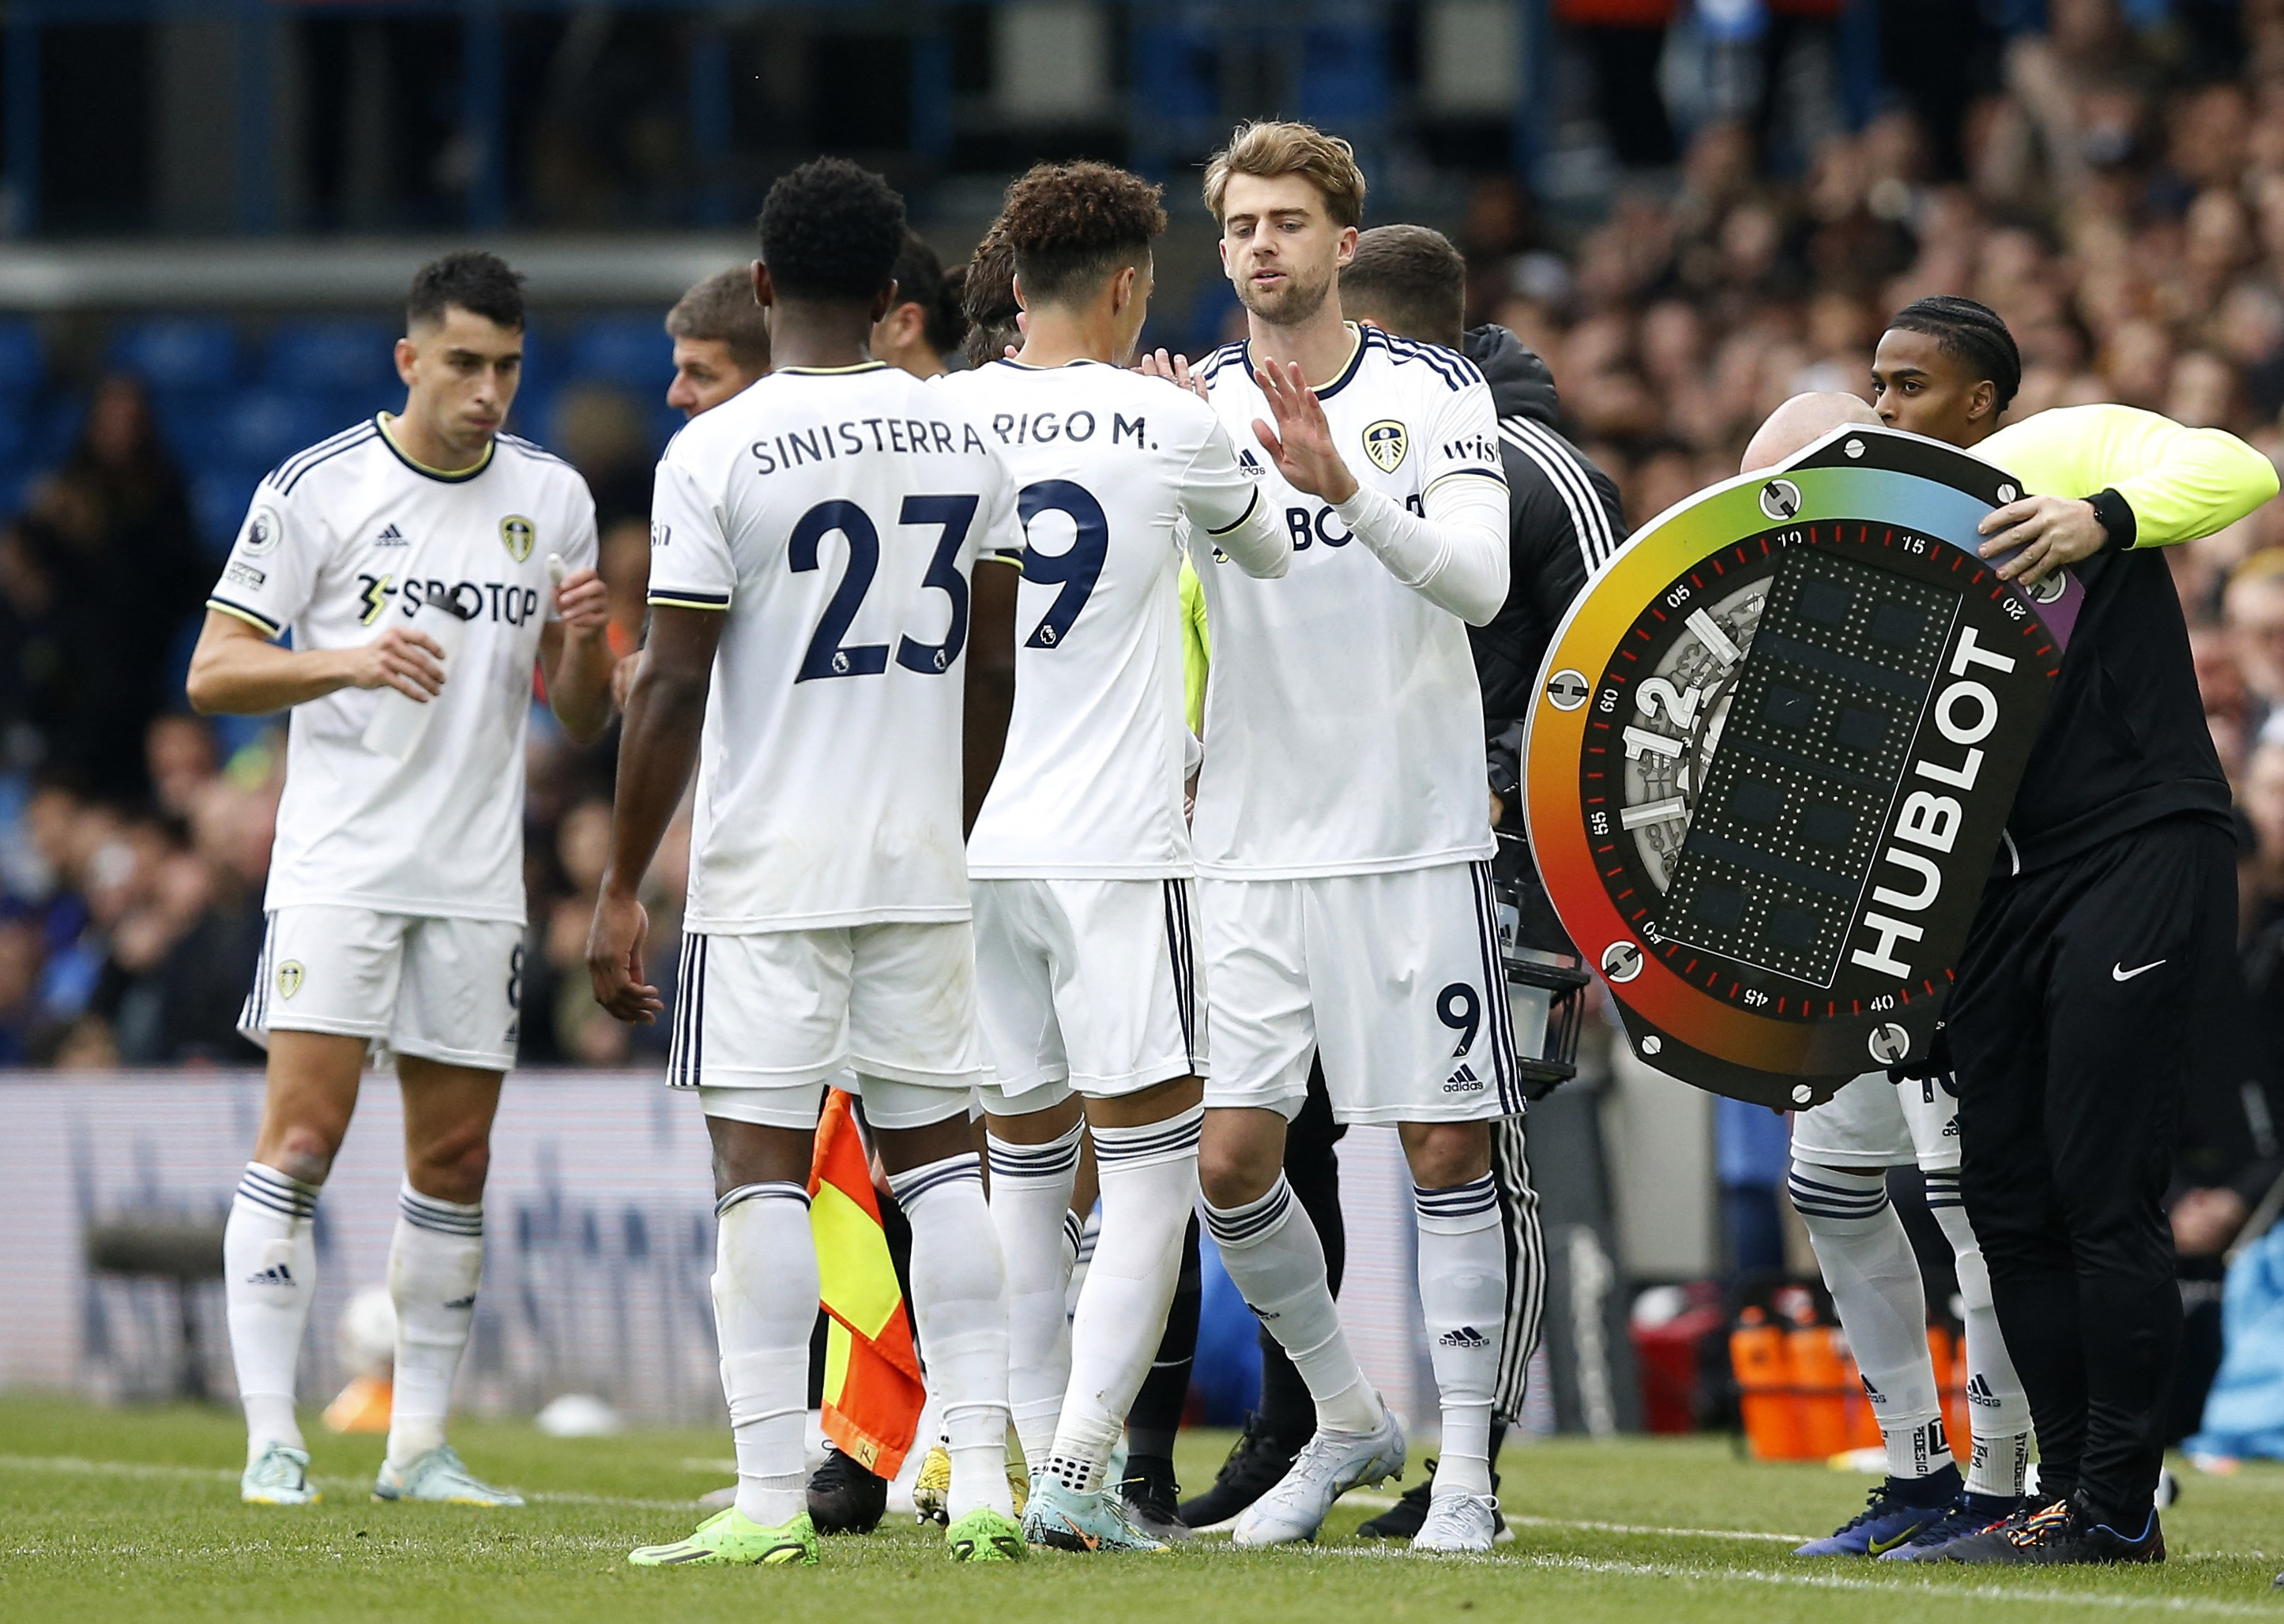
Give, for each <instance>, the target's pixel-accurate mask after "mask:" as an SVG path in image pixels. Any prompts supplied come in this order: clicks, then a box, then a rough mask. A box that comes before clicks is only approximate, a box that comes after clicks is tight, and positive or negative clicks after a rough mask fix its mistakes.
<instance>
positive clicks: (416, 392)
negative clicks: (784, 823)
mask: <svg viewBox="0 0 2284 1624" xmlns="http://www.w3.org/2000/svg"><path fill="white" fill-rule="evenodd" d="M519 282H520V278H519V277H517V276H516V275H515V273H514V272H513V271H512V270H510V269H508V268H507V267H506V266H505V264H503V263H501V262H500V261H498V260H497V259H496V258H494V257H493V256H492V255H490V254H465V253H464V254H449V255H447V256H446V257H444V258H443V259H441V260H438V261H436V262H434V263H433V264H430V265H427V266H425V267H423V268H422V269H421V270H420V272H419V274H418V276H416V277H414V278H413V281H412V291H411V299H410V301H408V308H407V310H406V329H405V336H404V337H403V338H402V339H399V340H397V341H396V370H397V373H398V375H399V376H400V377H402V378H403V379H404V383H405V391H406V393H405V404H404V410H403V414H402V415H400V416H396V417H391V416H390V415H388V414H387V413H386V412H384V413H382V414H381V415H380V416H379V417H378V418H374V419H372V420H371V421H369V422H364V423H360V424H358V425H356V426H355V427H353V428H349V429H345V430H343V431H342V432H341V433H338V434H336V435H334V436H333V437H332V439H330V440H325V441H319V442H318V443H317V445H314V446H312V447H310V448H309V449H308V450H306V451H303V452H301V454H300V455H299V456H297V457H290V458H288V459H287V460H286V461H285V463H284V464H282V465H280V466H279V467H278V468H277V469H276V470H275V471H274V472H271V473H270V475H269V476H268V477H266V478H265V479H263V480H262V483H261V485H260V487H259V488H256V490H255V492H254V505H253V508H252V511H250V512H248V513H247V515H246V523H245V525H244V527H242V528H241V529H240V530H239V535H238V542H237V544H236V545H235V546H233V547H232V548H231V555H230V561H229V563H228V564H227V565H225V566H223V574H222V579H221V581H220V582H217V583H216V584H215V589H214V594H213V596H212V597H209V598H208V599H207V619H206V625H205V628H204V629H203V630H202V631H201V632H200V633H199V643H198V648H197V651H196V652H194V653H193V654H192V658H191V670H190V682H189V692H190V699H191V703H192V705H193V706H195V707H197V708H198V709H199V710H200V711H202V712H208V713H212V712H224V713H230V714H240V715H264V714H269V713H270V712H273V711H279V710H284V709H286V708H287V707H291V708H292V710H293V722H292V725H291V728H290V730H289V733H288V742H287V746H286V755H285V799H284V800H283V802H282V803H281V804H280V805H279V807H278V840H277V846H276V848H275V851H274V853H273V855H272V856H271V859H270V887H269V896H268V899H267V901H266V903H265V906H266V907H267V909H268V910H269V915H270V923H269V933H268V934H267V936H266V937H265V938H264V941H263V944H262V958H261V963H260V965H259V967H258V968H257V969H256V971H255V976H254V988H253V991H252V993H251V995H249V996H248V997H247V999H246V1010H245V1012H244V1013H243V1014H242V1015H241V1016H240V1017H239V1027H240V1030H242V1031H244V1032H245V1033H246V1035H247V1036H248V1037H250V1038H252V1039H253V1040H254V1042H257V1043H261V1044H262V1045H264V1046H265V1047H266V1048H267V1049H268V1050H269V1051H270V1062H269V1089H268V1096H267V1099H266V1101H265V1103H264V1105H263V1108H262V1126H261V1129H260V1131H259V1133H258V1135H257V1136H256V1138H255V1141H254V1159H253V1160H252V1161H251V1162H249V1163H248V1164H247V1165H246V1175H245V1177H244V1178H243V1179H242V1180H241V1181H240V1182H239V1187H238V1195H237V1198H236V1199H235V1200H234V1201H232V1203H231V1211H230V1219H229V1222H228V1224H227V1225H226V1226H225V1228H224V1230H223V1275H224V1292H225V1294H226V1298H227V1301H228V1305H229V1315H230V1337H231V1355H232V1357H233V1358H234V1360H235V1361H236V1363H237V1368H238V1386H239V1397H240V1398H241V1399H242V1401H244V1404H245V1408H246V1433H247V1438H246V1461H247V1464H246V1475H245V1478H244V1480H243V1481H242V1483H241V1485H240V1493H241V1495H243V1497H244V1498H245V1499H246V1500H248V1501H251V1502H255V1503H262V1504H268V1505H301V1504H307V1503H310V1502H312V1501H315V1500H317V1498H318V1497H319V1496H318V1495H317V1491H316V1490H315V1489H313V1488H311V1487H309V1453H308V1451H307V1450H306V1449H305V1448H303V1447H302V1440H301V1429H300V1428H299V1426H298V1425H296V1424H295V1422H294V1417H293V1368H294V1365H295V1362H297V1360H298V1358H299V1356H300V1354H301V1333H302V1330H303V1327H304V1325H305V1324H306V1323H307V1322H308V1319H309V1300H310V1296H311V1293H312V1292H314V1290H315V1288H316V1284H317V1279H316V1277H317V1244H316V1240H315V1237H314V1234H313V1230H312V1222H313V1216H314V1214H315V1213H316V1210H317V1192H318V1189H319V1187H320V1186H321V1185H323V1184H324V1183H325V1175H326V1173H327V1171H328V1170H329V1169H330V1168H331V1167H332V1160H333V1157H334V1154H335V1152H338V1151H339V1150H340V1143H341V1136H342V1135H343V1134H345V1133H346V1132H347V1131H348V1124H349V1116H350V1113H351V1112H353V1111H354V1110H355V1109H356V1097H357V1081H358V1078H359V1076H360V1074H362V1073H363V1071H364V1066H365V1064H366V1056H367V1052H368V1050H375V1051H386V1052H389V1053H393V1054H394V1055H395V1059H396V1073H397V1077H398V1080H399V1082H400V1085H401V1087H402V1088H403V1095H404V1137H405V1151H404V1159H405V1170H404V1188H403V1193H402V1194H401V1195H400V1197H399V1198H398V1217H397V1223H396V1231H395V1238H393V1240H392V1241H391V1242H390V1245H389V1254H388V1284H389V1292H390V1295H391V1296H392V1297H393V1298H394V1299H395V1305H396V1326H397V1329H396V1363H395V1392H394V1394H393V1403H392V1407H391V1413H390V1419H389V1430H388V1456H387V1461H386V1462H385V1463H384V1464H382V1466H381V1468H380V1476H379V1480H378V1482H377V1483H376V1485H375V1487H374V1493H375V1494H376V1495H378V1496H379V1498H381V1499H384V1500H398V1499H409V1500H444V1501H453V1502H457V1503H463V1504H474V1505H518V1504H520V1503H521V1502H520V1500H518V1499H517V1498H516V1496H515V1495H512V1494H510V1493H508V1492H507V1491H505V1490H504V1489H498V1488H494V1487H491V1486H489V1484H486V1483H483V1482H481V1481H479V1480H477V1479H475V1478H474V1477H473V1476H472V1475H471V1474H470V1473H469V1472H468V1471H467V1469H466V1468H465V1466H463V1465H462V1464H461V1463H460V1459H459V1457H458V1455H456V1454H455V1453H454V1452H453V1450H452V1448H451V1447H450V1445H449V1444H447V1443H446V1442H445V1441H444V1418H445V1412H446V1410H447V1409H448V1408H449V1405H450V1399H451V1394H452V1378H453V1375H454V1373H455V1372H456V1371H457V1370H458V1368H459V1362H460V1354H461V1351H462V1349H464V1348H465V1347H466V1345H467V1340H468V1328H469V1325H470V1323H471V1321H472V1320H473V1315H474V1311H475V1301H476V1285H477V1282H478V1280H479V1278H480V1277H481V1274H482V1272H483V1256H484V1242H483V1232H484V1225H483V1206H482V1198H483V1187H484V1173H485V1170H486V1167H487V1165H488V1160H489V1138H490V1133H491V1122H492V1117H493V1114H494V1113H495V1112H496V1111H497V1108H498V1105H499V1094H500V1082H501V1079H502V1076H503V1074H505V1072H506V1071H507V1070H508V1068H509V1067H510V1066H512V1065H513V1064H514V1063H515V1050H516V1023H517V1003H518V999H519V996H520V980H521V975H522V967H523V947H522V942H523V927H524V891H523V756H524V730H525V724H526V722H527V721H528V717H529V715H530V711H531V671H532V662H533V660H535V659H536V660H538V661H539V662H540V665H541V668H543V670H544V672H545V674H546V680H547V694H548V699H549V703H550V705H551V707H552V708H553V710H554V712H555V714H556V716H557V719H558V720H559V721H560V722H562V723H563V726H564V728H565V729H566V730H567V731H568V732H569V733H570V734H571V735H572V736H573V737H574V738H580V739H589V738H594V737H595V736H596V735H598V734H599V733H600V732H601V731H602V730H603V728H604V726H605V725H606V723H607V722H609V720H610V691H609V690H610V672H611V658H610V651H609V647H608V645H607V644H606V642H605V639H604V632H605V628H606V622H607V618H608V617H607V605H606V600H605V597H604V593H603V583H602V580H601V578H600V577H599V576H598V575H597V574H595V571H594V568H593V564H594V559H595V504H594V502H593V500H592V499H591V497H590V496H588V494H587V487H586V483H585V482H584V481H583V480H581V479H580V477H579V475H578V474H577V473H576V472H575V471H574V470H573V469H572V468H571V466H570V465H569V464H567V463H565V462H562V461H561V460H559V459H558V458H556V457H551V456H549V455H548V454H547V453H546V452H544V451H543V450H541V449H539V448H538V447H537V446H536V445H533V444H532V443H531V442H530V441H524V440H519V439H517V438H516V437H515V436H513V435H512V434H503V433H500V432H499V427H500V423H501V421H502V419H503V418H505V416H506V415H507V410H508V407H509V405H510V403H511V402H512V401H513V400H514V398H515V390H516V383H517V379H518V377H519V375H520V363H521V361H522V356H523V295H522V293H521V290H520V287H519V285H518V284H519ZM561 566H570V569H569V573H568V574H564V575H563V578H562V580H561V582H560V583H559V584H556V583H554V582H551V580H550V573H551V570H556V571H559V570H560V568H561ZM446 617H449V618H450V620H451V621H454V622H457V624H458V639H457V640H458V644H459V647H458V652H457V653H454V654H452V655H451V656H450V659H449V660H447V659H445V654H446V650H445V647H444V645H443V644H442V643H441V642H440V641H439V640H438V637H437V636H434V635H432V633H431V630H430V629H432V628H434V627H435V626H436V625H438V624H439V623H440V622H441V621H442V620H444V619H445V618H446ZM287 632H290V633H291V634H292V637H293V645H292V647H291V648H281V647H279V646H278V644H276V643H275V642H274V641H273V639H276V638H278V636H281V635H283V634H285V633H287ZM400 695H401V696H402V698H399V696H400ZM409 703H417V704H418V706H419V707H421V710H420V712H419V713H418V715H419V717H421V718H423V719H424V720H425V726H421V727H419V729H418V738H417V739H416V740H415V741H414V742H413V743H412V744H411V748H410V753H409V754H403V755H402V757H401V759H400V757H399V755H398V754H395V753H382V752H381V751H379V750H378V749H376V748H373V747H372V746H368V744H367V742H366V732H367V728H368V726H369V724H372V723H373V722H375V719H376V711H377V708H386V707H392V706H395V707H403V706H405V705H407V704H409ZM384 720H385V719H384ZM408 731H410V730H408ZM376 737H378V735H376ZM403 737H404V735H402V734H400V735H399V741H400V743H401V742H402V740H403Z"/></svg>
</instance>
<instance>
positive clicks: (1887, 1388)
mask: <svg viewBox="0 0 2284 1624" xmlns="http://www.w3.org/2000/svg"><path fill="white" fill-rule="evenodd" d="M1791 1190H1792V1204H1793V1209H1794V1210H1795V1212H1797V1213H1799V1214H1800V1220H1801V1222H1802V1223H1803V1225H1805V1226H1806V1227H1807V1230H1808V1238H1809V1242H1810V1244H1811V1245H1813V1246H1814V1247H1815V1249H1816V1265H1817V1268H1818V1269H1820V1270H1821V1271H1822V1272H1823V1275H1824V1284H1825V1285H1826V1287H1827V1288H1829V1289H1830V1291H1831V1292H1832V1306H1833V1308H1834V1309H1836V1310H1837V1311H1838V1313H1839V1315H1840V1328H1841V1330H1842V1331H1845V1332H1846V1333H1847V1336H1848V1347H1849V1350H1850V1352H1851V1353H1853V1354H1854V1355H1855V1356H1856V1368H1857V1370H1858V1371H1859V1372H1861V1374H1862V1375H1863V1378H1864V1391H1865V1394H1866V1397H1868V1398H1869V1399H1870V1400H1871V1401H1872V1413H1873V1415H1874V1416H1876V1417H1879V1422H1880V1435H1881V1438H1882V1439H1883V1440H1884V1441H1885V1442H1886V1444H1887V1450H1888V1475H1889V1477H1892V1478H1926V1477H1932V1476H1934V1475H1935V1474H1936V1472H1941V1471H1942V1470H1943V1469H1944V1467H1946V1466H1949V1465H1952V1464H1954V1463H1953V1462H1952V1456H1951V1445H1950V1443H1949V1441H1948V1440H1947V1439H1946V1438H1945V1437H1944V1430H1943V1404H1942V1401H1941V1399H1940V1397H1939V1395H1938V1394H1937V1392H1936V1378H1935V1362H1934V1361H1933V1360H1932V1359H1930V1358H1929V1357H1928V1339H1927V1288H1926V1286H1925V1284H1923V1283H1922V1282H1921V1281H1920V1265H1919V1259H1918V1258H1916V1257H1915V1256H1913V1255H1912V1243H1911V1238H1910V1237H1909V1236H1907V1235H1905V1233H1904V1221H1903V1220H1902V1219H1900V1218H1898V1217H1897V1216H1896V1209H1895V1207H1894V1206H1893V1205H1891V1204H1890V1203H1889V1200H1888V1179H1887V1175H1886V1174H1884V1173H1859V1172H1850V1171H1843V1170H1842V1169H1841V1168H1837V1167H1817V1166H1814V1165H1812V1164H1811V1163H1807V1162H1801V1161H1795V1162H1794V1163H1793V1165H1792V1178H1791Z"/></svg>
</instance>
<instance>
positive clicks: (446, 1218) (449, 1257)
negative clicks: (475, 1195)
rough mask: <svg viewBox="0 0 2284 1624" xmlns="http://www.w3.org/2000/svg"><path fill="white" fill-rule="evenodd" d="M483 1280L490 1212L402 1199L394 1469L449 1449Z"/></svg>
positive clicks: (395, 1275)
mask: <svg viewBox="0 0 2284 1624" xmlns="http://www.w3.org/2000/svg"><path fill="white" fill-rule="evenodd" d="M483 1273H484V1208H483V1204H482V1203H481V1202H477V1203H475V1204H474V1205H473V1206H463V1205H461V1204H460V1203H459V1202H458V1201H440V1200H438V1199H437V1198H435V1197H434V1196H424V1195H422V1194H421V1193H420V1192H419V1191H417V1190H415V1189H413V1188H412V1186H411V1184H406V1185H404V1186H403V1188H402V1189H401V1190H399V1191H397V1196H396V1232H395V1235H394V1236H393V1237H392V1238H390V1241H389V1244H388V1294H389V1297H390V1299H391V1300H393V1301H394V1302H395V1304H396V1374H395V1380H394V1385H393V1386H392V1388H391V1391H390V1394H389V1409H388V1464H390V1465H391V1466H394V1467H396V1468H398V1469H399V1470H402V1469H403V1468H404V1467H407V1466H410V1465H411V1464H412V1463H413V1462H415V1461H417V1460H418V1459H419V1458H420V1457H421V1456H424V1455H426V1454H427V1453H428V1451H429V1450H431V1449H434V1448H437V1447H438V1446H439V1445H441V1444H442V1442H443V1441H444V1418H445V1416H446V1415H447V1414H448V1413H449V1412H450V1409H451V1408H452V1378H453V1377H455V1376H457V1375H458V1373H459V1370H460V1355H461V1354H462V1353H463V1352H464V1351H465V1349H466V1347H467V1346H468V1327H469V1326H470V1325H471V1324H473V1323H474V1321H475V1317H476V1284H477V1283H478V1282H479V1281H480V1280H481V1279H482V1278H483Z"/></svg>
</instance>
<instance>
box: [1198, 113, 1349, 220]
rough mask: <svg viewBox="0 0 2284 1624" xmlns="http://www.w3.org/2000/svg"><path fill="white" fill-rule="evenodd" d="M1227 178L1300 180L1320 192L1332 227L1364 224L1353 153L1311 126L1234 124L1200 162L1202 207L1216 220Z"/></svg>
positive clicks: (1262, 122)
mask: <svg viewBox="0 0 2284 1624" xmlns="http://www.w3.org/2000/svg"><path fill="white" fill-rule="evenodd" d="M1232 175H1254V176H1261V177H1262V178H1263V179H1271V178H1274V177H1275V176H1279V175H1298V176H1302V177H1303V178H1305V179H1306V180H1307V181H1308V182H1309V183H1310V184H1311V185H1313V186H1315V187H1316V189H1317V190H1318V191H1320V192H1322V193H1323V194H1324V197H1325V210H1326V213H1327V214H1329V215H1332V217H1333V223H1334V224H1335V225H1361V224H1363V223H1364V171H1363V170H1362V169H1359V168H1357V160H1356V149H1355V148H1354V147H1352V146H1350V145H1349V144H1348V143H1347V142H1345V141H1343V140H1341V138H1340V137H1338V136H1328V135H1326V133H1325V132H1324V131H1323V130H1321V129H1318V128H1316V126H1314V125H1313V124H1295V123H1288V122H1287V121H1283V120H1279V119H1258V120H1255V121H1254V122H1252V123H1250V124H1240V125H1239V126H1238V127H1237V133H1236V134H1235V135H1233V136H1232V137H1230V139H1229V144H1228V145H1227V146H1225V147H1224V148H1222V150H1221V151H1220V152H1216V153H1215V154H1214V155H1213V157H1212V158H1211V159H1210V160H1208V162H1207V164H1206V207H1207V209H1208V210H1209V211H1210V212H1211V213H1212V215H1213V217H1214V218H1215V220H1216V221H1218V220H1220V219H1221V217H1222V213H1221V201H1222V195H1223V194H1224V192H1226V191H1228V190H1229V177H1230V176H1232Z"/></svg>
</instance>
